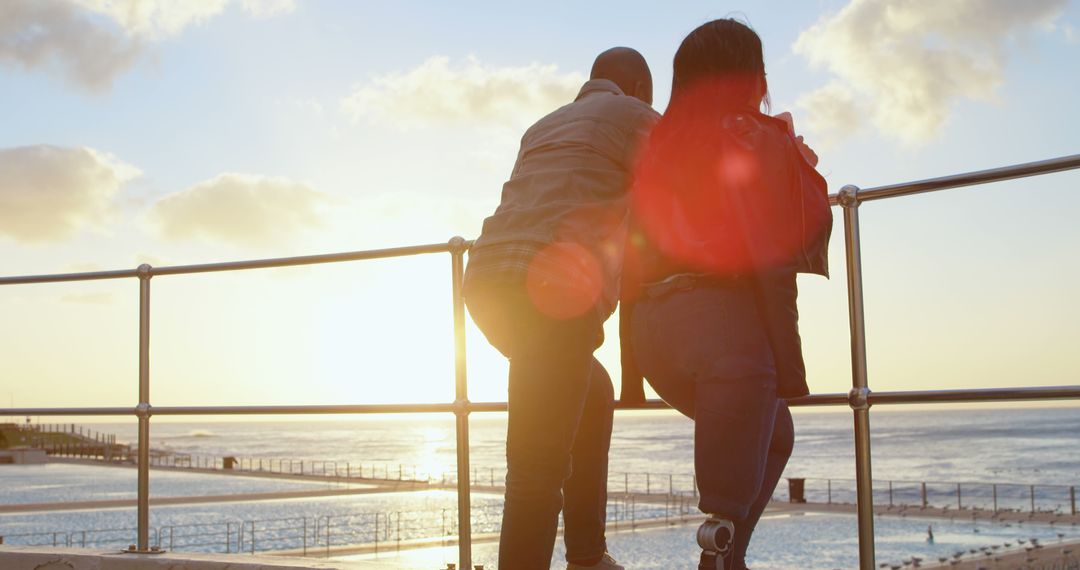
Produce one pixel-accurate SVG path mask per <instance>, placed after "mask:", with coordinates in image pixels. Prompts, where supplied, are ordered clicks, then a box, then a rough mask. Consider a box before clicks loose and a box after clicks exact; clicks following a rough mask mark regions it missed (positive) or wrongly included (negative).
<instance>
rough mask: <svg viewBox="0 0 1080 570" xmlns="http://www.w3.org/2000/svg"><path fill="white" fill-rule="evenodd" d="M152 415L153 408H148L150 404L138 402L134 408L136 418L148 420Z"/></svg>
mask: <svg viewBox="0 0 1080 570" xmlns="http://www.w3.org/2000/svg"><path fill="white" fill-rule="evenodd" d="M153 413H154V412H153V407H151V406H150V402H139V404H138V405H137V406H135V416H136V417H139V418H149V417H150V416H151V415H153Z"/></svg>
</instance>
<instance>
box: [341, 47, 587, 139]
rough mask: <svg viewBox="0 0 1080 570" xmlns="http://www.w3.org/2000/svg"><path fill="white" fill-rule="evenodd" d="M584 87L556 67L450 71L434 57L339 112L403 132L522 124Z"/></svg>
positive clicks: (378, 80)
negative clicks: (403, 129)
mask: <svg viewBox="0 0 1080 570" xmlns="http://www.w3.org/2000/svg"><path fill="white" fill-rule="evenodd" d="M584 81H585V76H584V75H582V74H580V73H577V72H569V73H561V72H560V71H559V69H558V68H557V67H556V66H555V65H541V64H536V63H534V64H531V65H526V66H521V67H490V66H485V65H482V64H481V63H480V62H479V61H477V60H476V59H475V58H469V59H467V60H466V61H465V62H464V64H462V65H451V63H450V58H448V57H443V56H437V57H432V58H430V59H428V60H427V61H425V62H424V63H422V64H421V65H420V66H418V67H416V68H414V69H412V70H409V71H407V72H405V73H391V74H388V75H383V76H379V77H375V78H373V79H372V80H371V81H369V82H368V83H366V84H364V85H359V86H357V87H356V88H355V89H354V91H353V93H352V94H350V95H349V96H348V97H345V98H344V99H342V101H341V106H342V109H343V110H344V111H345V113H347V114H348V115H349V116H350V117H352V119H353V120H360V119H368V120H374V121H387V122H390V123H393V124H395V125H398V126H403V127H414V126H430V125H438V124H463V123H467V124H488V125H491V124H505V123H507V122H510V123H525V122H530V121H533V120H535V119H536V118H538V117H540V116H541V115H543V114H545V113H548V112H550V111H551V110H553V109H555V108H557V107H559V106H561V105H564V104H566V103H569V102H570V101H572V100H573V98H574V96H575V95H576V94H577V91H578V89H580V87H581V84H582V83H583V82H584Z"/></svg>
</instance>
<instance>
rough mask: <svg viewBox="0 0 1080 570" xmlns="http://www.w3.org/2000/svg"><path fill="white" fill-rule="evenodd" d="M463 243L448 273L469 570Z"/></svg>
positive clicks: (464, 561)
mask: <svg viewBox="0 0 1080 570" xmlns="http://www.w3.org/2000/svg"><path fill="white" fill-rule="evenodd" d="M467 250H468V246H467V245H466V242H465V239H464V238H462V237H459V236H455V237H453V238H451V239H450V271H451V279H452V281H451V283H452V290H451V295H452V300H453V305H454V388H455V390H454V392H455V397H454V417H455V418H456V420H457V473H458V485H457V493H458V563H459V568H472V504H471V503H472V500H471V499H472V498H471V496H470V493H471V488H470V486H469V387H468V376H467V370H466V366H465V297H464V296H463V294H462V289H463V285H464V283H465V252H466V251H467Z"/></svg>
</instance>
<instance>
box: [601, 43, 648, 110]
mask: <svg viewBox="0 0 1080 570" xmlns="http://www.w3.org/2000/svg"><path fill="white" fill-rule="evenodd" d="M589 79H608V80H610V81H613V82H615V85H618V86H619V89H622V92H623V93H625V94H627V95H630V96H631V97H637V98H638V99H641V100H642V101H644V102H646V103H648V104H649V105H652V72H650V71H649V64H648V63H645V58H644V57H642V55H641V54H640V53H638V51H637V50H636V49H631V48H628V47H614V48H611V49H609V50H607V51H605V52H604V53H601V54H600V55H598V56H596V61H594V62H593V66H592V72H590V73H589Z"/></svg>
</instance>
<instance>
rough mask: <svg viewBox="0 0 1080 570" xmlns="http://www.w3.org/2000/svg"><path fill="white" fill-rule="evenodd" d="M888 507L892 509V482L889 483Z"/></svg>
mask: <svg viewBox="0 0 1080 570" xmlns="http://www.w3.org/2000/svg"><path fill="white" fill-rule="evenodd" d="M889 506H890V507H892V506H893V497H892V481H889Z"/></svg>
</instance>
